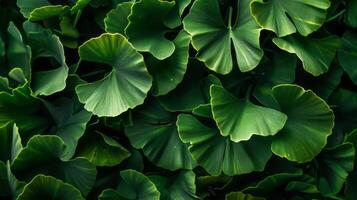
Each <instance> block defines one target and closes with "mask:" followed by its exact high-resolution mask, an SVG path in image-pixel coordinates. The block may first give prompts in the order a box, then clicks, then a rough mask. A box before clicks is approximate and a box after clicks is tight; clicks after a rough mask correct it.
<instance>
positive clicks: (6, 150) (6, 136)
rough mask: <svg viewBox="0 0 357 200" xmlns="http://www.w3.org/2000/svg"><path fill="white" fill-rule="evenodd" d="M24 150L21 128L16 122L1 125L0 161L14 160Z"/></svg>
mask: <svg viewBox="0 0 357 200" xmlns="http://www.w3.org/2000/svg"><path fill="white" fill-rule="evenodd" d="M21 150H22V144H21V138H20V134H19V129H18V128H17V127H16V125H15V124H14V123H8V124H5V125H3V126H0V162H1V161H3V162H4V163H6V162H7V161H10V162H12V161H13V160H14V159H15V157H16V156H17V155H18V154H19V153H20V151H21Z"/></svg>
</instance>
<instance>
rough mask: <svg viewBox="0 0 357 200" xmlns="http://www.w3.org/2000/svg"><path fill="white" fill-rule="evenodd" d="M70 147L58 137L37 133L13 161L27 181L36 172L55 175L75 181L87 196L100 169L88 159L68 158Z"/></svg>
mask: <svg viewBox="0 0 357 200" xmlns="http://www.w3.org/2000/svg"><path fill="white" fill-rule="evenodd" d="M66 148H67V147H66V145H65V144H64V142H63V140H62V139H61V138H60V137H58V136H54V135H51V136H50V135H47V136H41V135H37V136H33V137H32V138H31V139H30V140H29V142H28V143H27V146H26V147H24V148H23V149H22V151H21V152H20V154H19V155H18V156H17V157H16V158H15V160H14V161H13V163H12V165H11V168H12V169H13V173H14V174H15V175H16V177H19V178H20V180H25V181H29V180H31V179H32V178H33V177H34V176H36V174H44V175H49V176H53V177H55V178H58V179H61V180H63V181H65V182H66V183H69V184H72V185H73V186H75V187H76V188H78V189H79V190H80V191H81V193H82V194H83V195H84V196H86V195H87V194H88V192H89V191H90V190H91V188H92V187H93V185H94V182H95V178H96V174H97V171H96V168H95V166H94V165H92V164H91V163H90V162H89V161H88V160H87V159H84V158H75V159H72V160H64V159H63V156H64V155H65V154H66ZM39 158H41V159H39ZM29 166H31V167H30V168H29Z"/></svg>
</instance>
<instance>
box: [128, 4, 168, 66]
mask: <svg viewBox="0 0 357 200" xmlns="http://www.w3.org/2000/svg"><path fill="white" fill-rule="evenodd" d="M174 5H175V3H174V2H168V1H162V0H141V1H138V2H136V3H135V4H134V5H133V7H132V11H131V14H130V15H129V25H128V26H127V28H126V29H125V33H126V35H127V36H128V37H129V41H130V42H131V43H132V44H133V46H134V47H135V49H137V50H138V51H145V52H150V53H151V54H152V55H153V56H155V57H156V58H157V59H160V60H162V59H165V58H167V57H169V56H170V55H171V54H172V53H173V52H174V50H175V45H174V43H173V42H172V41H170V40H168V39H166V37H165V33H166V32H167V31H168V30H169V29H168V28H167V27H166V26H165V25H164V19H165V17H166V15H167V14H168V13H169V11H170V10H171V8H172V7H173V6H174Z"/></svg>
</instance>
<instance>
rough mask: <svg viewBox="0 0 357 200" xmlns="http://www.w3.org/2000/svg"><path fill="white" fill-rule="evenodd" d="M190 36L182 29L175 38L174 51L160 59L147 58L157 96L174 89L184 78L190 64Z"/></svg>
mask: <svg viewBox="0 0 357 200" xmlns="http://www.w3.org/2000/svg"><path fill="white" fill-rule="evenodd" d="M189 43H190V37H189V35H188V34H187V33H186V32H184V31H182V32H180V33H179V34H178V35H177V37H176V39H175V40H174V44H175V47H176V48H175V51H174V53H173V54H172V55H171V56H170V57H168V58H166V59H164V60H158V59H156V58H155V57H154V56H150V57H149V58H148V59H146V63H147V65H148V70H149V72H150V74H151V75H152V76H153V86H152V91H151V92H152V93H153V94H154V95H156V96H159V95H164V94H167V93H168V92H170V91H171V90H173V89H174V88H175V87H176V86H177V85H178V84H179V83H180V82H181V81H182V79H183V77H184V74H185V72H186V68H187V64H188V57H189V53H188V49H189Z"/></svg>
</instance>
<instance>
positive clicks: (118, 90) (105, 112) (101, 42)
mask: <svg viewBox="0 0 357 200" xmlns="http://www.w3.org/2000/svg"><path fill="white" fill-rule="evenodd" d="M79 55H80V57H81V59H82V60H87V61H91V62H98V63H103V64H107V65H110V66H111V67H112V70H111V72H110V73H109V74H107V75H106V76H105V77H104V78H103V79H101V80H98V81H96V82H92V83H85V84H80V85H78V86H77V87H76V92H77V95H78V98H79V101H80V102H82V103H84V104H85V105H84V108H85V109H87V110H88V111H90V112H92V113H93V114H95V115H98V116H111V117H113V116H117V115H119V114H121V113H123V112H125V111H127V110H128V109H129V108H134V107H136V106H137V105H140V104H142V103H143V102H144V99H145V97H146V94H147V92H148V91H149V89H150V87H151V81H152V80H151V76H150V75H149V74H148V72H147V69H146V66H145V63H144V59H143V57H142V55H141V54H139V53H138V52H137V51H136V50H135V49H134V48H133V47H132V46H131V44H130V43H129V42H128V40H127V39H126V38H125V37H124V36H122V35H120V34H110V33H105V34H102V35H101V36H99V37H97V38H92V39H90V40H88V41H87V42H85V43H84V44H83V45H82V46H80V47H79Z"/></svg>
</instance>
